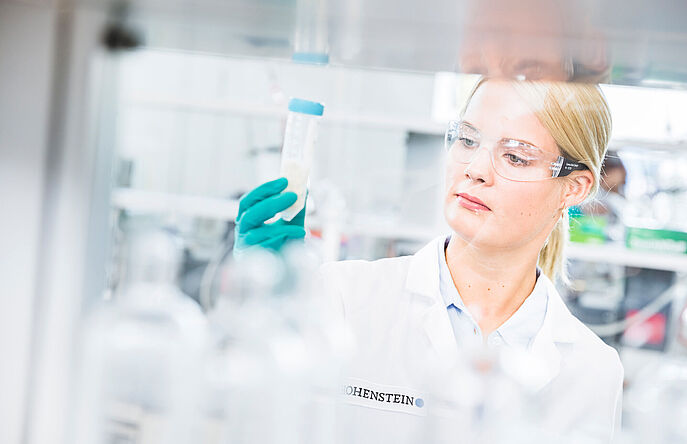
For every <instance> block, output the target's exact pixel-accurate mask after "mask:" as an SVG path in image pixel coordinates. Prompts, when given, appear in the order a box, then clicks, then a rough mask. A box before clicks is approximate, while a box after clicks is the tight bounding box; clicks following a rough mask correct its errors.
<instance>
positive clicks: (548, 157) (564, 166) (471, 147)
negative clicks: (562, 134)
mask: <svg viewBox="0 0 687 444" xmlns="http://www.w3.org/2000/svg"><path fill="white" fill-rule="evenodd" d="M481 141H482V136H481V134H480V132H479V130H477V128H475V127H473V126H472V125H469V124H467V123H465V122H461V121H451V122H449V126H448V129H447V130H446V137H445V140H444V143H445V146H446V149H447V150H448V153H449V157H450V158H451V160H453V161H455V162H459V163H470V162H471V161H472V159H473V158H474V156H475V154H476V153H477V151H479V149H480V148H485V149H487V150H489V152H490V154H491V162H492V165H493V166H494V171H496V173H497V174H498V175H499V176H501V177H504V178H506V179H509V180H515V181H519V182H533V181H538V180H546V179H554V178H556V177H563V176H567V175H568V174H570V173H571V172H573V171H577V170H585V169H587V166H586V165H584V164H582V163H580V162H576V161H574V160H571V159H567V158H565V157H563V156H556V155H553V154H551V153H548V152H546V151H543V150H541V149H539V148H537V147H535V146H533V145H530V144H528V143H526V142H523V141H520V140H516V139H509V138H503V139H500V140H499V141H498V142H497V143H495V144H492V145H491V146H489V147H486V146H485V147H482V146H481V145H480V143H481Z"/></svg>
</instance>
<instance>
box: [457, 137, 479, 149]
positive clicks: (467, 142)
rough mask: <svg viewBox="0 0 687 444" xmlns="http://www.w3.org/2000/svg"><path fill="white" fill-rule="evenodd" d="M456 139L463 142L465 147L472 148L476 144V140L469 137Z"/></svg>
mask: <svg viewBox="0 0 687 444" xmlns="http://www.w3.org/2000/svg"><path fill="white" fill-rule="evenodd" d="M458 140H460V142H461V143H462V144H463V146H465V147H467V148H474V147H476V146H477V141H476V140H474V139H470V138H469V137H464V136H462V137H459V138H458Z"/></svg>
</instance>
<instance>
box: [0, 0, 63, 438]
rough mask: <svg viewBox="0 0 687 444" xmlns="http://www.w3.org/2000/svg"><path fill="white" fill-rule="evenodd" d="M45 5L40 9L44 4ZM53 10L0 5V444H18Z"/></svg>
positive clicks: (46, 120)
mask: <svg viewBox="0 0 687 444" xmlns="http://www.w3.org/2000/svg"><path fill="white" fill-rule="evenodd" d="M44 3H47V2H44ZM54 18H55V15H54V11H53V8H52V7H51V6H50V5H46V4H43V5H41V4H39V3H38V2H33V3H31V4H29V3H28V2H27V3H7V2H0V190H1V191H0V208H2V216H1V217H0V247H1V248H2V253H0V283H1V285H2V291H0V307H1V308H0V360H1V361H2V364H0V393H1V394H2V395H1V396H0V442H2V443H3V444H15V443H19V442H20V439H21V431H22V426H23V417H24V412H25V408H26V388H27V381H28V373H29V372H28V370H29V358H30V348H31V347H30V345H31V337H32V335H31V333H32V321H33V308H34V305H33V302H34V295H35V284H36V283H35V280H34V278H35V275H36V270H37V264H38V255H39V254H40V245H39V244H38V243H39V239H40V235H39V234H40V228H41V209H42V205H41V204H42V200H43V178H44V165H45V155H46V151H47V137H48V136H47V135H48V130H49V106H50V87H51V84H50V82H51V76H52V50H53V35H54V31H55V27H54Z"/></svg>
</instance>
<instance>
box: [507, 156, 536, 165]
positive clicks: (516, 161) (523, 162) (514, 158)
mask: <svg viewBox="0 0 687 444" xmlns="http://www.w3.org/2000/svg"><path fill="white" fill-rule="evenodd" d="M506 158H507V159H508V161H509V162H510V163H512V164H513V165H516V166H527V165H529V164H530V162H529V161H528V160H525V159H523V158H522V157H518V156H516V155H515V154H513V153H507V154H506Z"/></svg>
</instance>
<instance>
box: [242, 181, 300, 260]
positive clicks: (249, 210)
mask: <svg viewBox="0 0 687 444" xmlns="http://www.w3.org/2000/svg"><path fill="white" fill-rule="evenodd" d="M287 185H288V180H287V179H286V178H285V177H281V178H279V179H276V180H273V181H270V182H265V183H263V184H262V185H260V186H258V187H257V188H255V189H253V190H252V191H251V192H249V193H248V194H246V195H245V196H243V197H242V198H241V200H240V201H239V214H238V216H237V218H236V228H235V229H234V257H238V256H240V254H241V253H243V252H244V251H246V250H247V249H248V248H252V247H256V246H258V247H262V248H268V249H272V250H275V251H277V250H279V249H280V248H281V247H282V246H283V245H284V243H286V242H287V241H288V240H292V239H303V238H305V228H304V224H305V206H304V207H303V210H301V211H300V212H299V213H298V214H297V215H296V216H295V217H294V218H293V219H291V220H290V221H289V222H287V221H285V220H283V219H279V220H278V221H277V222H274V223H271V224H265V222H266V221H268V220H269V219H271V218H272V217H274V216H275V215H276V214H277V213H279V212H281V211H284V210H285V209H287V208H288V207H290V206H291V205H293V203H294V202H296V199H297V196H296V193H293V192H290V191H287V192H285V193H282V191H284V189H285V188H286V186H287Z"/></svg>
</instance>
